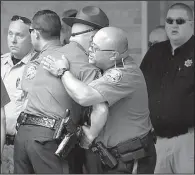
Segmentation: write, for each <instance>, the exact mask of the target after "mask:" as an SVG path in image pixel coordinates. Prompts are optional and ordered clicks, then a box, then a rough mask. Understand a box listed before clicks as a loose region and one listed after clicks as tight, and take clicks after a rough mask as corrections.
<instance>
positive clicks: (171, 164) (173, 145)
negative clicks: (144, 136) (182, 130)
mask: <svg viewBox="0 0 195 175" xmlns="http://www.w3.org/2000/svg"><path fill="white" fill-rule="evenodd" d="M156 152H157V163H156V168H155V173H162V174H172V173H176V174H179V173H192V174H193V173H194V129H193V128H191V129H189V131H188V133H186V134H182V135H180V136H175V137H172V138H162V137H157V143H156Z"/></svg>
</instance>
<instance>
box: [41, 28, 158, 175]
mask: <svg viewBox="0 0 195 175" xmlns="http://www.w3.org/2000/svg"><path fill="white" fill-rule="evenodd" d="M47 61H48V60H47V59H45V62H47ZM89 62H90V63H92V64H94V65H96V66H97V67H99V68H100V69H102V70H103V76H102V77H101V78H99V79H97V80H94V81H93V82H91V83H89V84H88V85H87V84H85V83H82V82H81V81H79V80H78V79H77V78H76V77H75V76H74V75H73V74H72V73H71V70H70V71H69V63H68V60H67V59H66V58H64V59H63V60H61V61H60V62H58V64H59V63H61V65H63V66H64V67H65V68H66V71H65V73H64V75H63V76H62V81H63V84H64V86H65V88H66V90H67V92H68V93H69V94H70V96H71V97H72V98H73V99H74V100H75V101H77V102H78V103H79V104H81V105H83V106H89V105H91V104H92V105H94V104H97V103H101V102H106V103H108V105H109V116H108V119H107V122H106V125H105V127H104V128H103V130H102V131H101V133H100V135H99V136H98V137H97V138H96V140H95V142H99V141H100V142H102V143H103V145H104V146H105V147H106V148H107V150H108V151H109V152H110V153H111V154H112V155H113V156H114V157H115V158H116V159H117V162H118V163H117V165H116V166H115V167H114V168H113V167H112V168H110V167H108V166H106V165H105V166H102V165H99V161H100V160H99V158H98V157H94V158H96V159H93V161H91V157H87V165H88V167H89V168H90V167H91V166H94V165H97V166H99V167H97V168H96V170H97V172H96V173H132V171H133V167H134V163H135V165H138V166H137V173H154V168H155V164H156V150H155V146H154V141H153V137H152V135H151V132H150V130H151V128H152V125H151V121H150V118H149V110H148V94H147V88H146V83H145V80H144V77H143V74H142V72H141V70H140V69H139V67H137V65H136V64H135V63H134V61H133V59H132V58H131V57H130V56H129V52H128V40H127V37H126V35H125V33H124V32H123V31H122V30H121V29H119V28H115V27H105V28H103V29H101V30H99V31H98V32H97V33H96V34H95V36H94V38H93V41H92V42H91V46H90V48H89ZM46 65H47V64H46ZM55 69H59V67H58V66H56V67H55ZM47 70H49V71H50V72H51V73H52V74H54V75H56V74H55V73H54V72H53V71H52V70H51V69H50V68H49V67H48V66H47ZM84 128H85V130H84V132H85V134H86V135H90V130H87V129H86V127H84ZM88 131H89V132H88ZM89 160H90V161H89ZM136 162H137V163H136Z"/></svg>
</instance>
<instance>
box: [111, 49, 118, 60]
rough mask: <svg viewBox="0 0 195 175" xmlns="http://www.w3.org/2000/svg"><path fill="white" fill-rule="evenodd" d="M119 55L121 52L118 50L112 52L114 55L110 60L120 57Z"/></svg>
mask: <svg viewBox="0 0 195 175" xmlns="http://www.w3.org/2000/svg"><path fill="white" fill-rule="evenodd" d="M118 56H119V53H118V52H115V51H114V52H112V57H111V58H110V60H113V61H114V60H116V59H117V58H118Z"/></svg>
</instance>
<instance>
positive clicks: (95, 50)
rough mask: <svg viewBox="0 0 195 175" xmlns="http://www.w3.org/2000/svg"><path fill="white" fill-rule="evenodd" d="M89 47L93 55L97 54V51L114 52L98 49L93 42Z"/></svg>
mask: <svg viewBox="0 0 195 175" xmlns="http://www.w3.org/2000/svg"><path fill="white" fill-rule="evenodd" d="M90 47H91V50H92V52H93V53H95V52H97V51H102V52H107V51H110V52H114V51H115V50H107V49H105V50H101V49H100V48H98V46H97V45H96V44H95V43H93V42H91V45H90Z"/></svg>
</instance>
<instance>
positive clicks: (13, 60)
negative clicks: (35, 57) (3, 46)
mask: <svg viewBox="0 0 195 175" xmlns="http://www.w3.org/2000/svg"><path fill="white" fill-rule="evenodd" d="M11 59H12V62H13V64H14V65H16V64H17V63H18V62H19V61H20V59H16V58H15V57H14V56H13V55H12V57H11Z"/></svg>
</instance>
